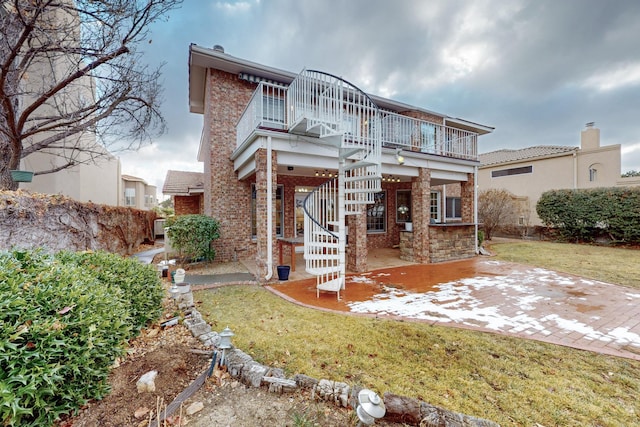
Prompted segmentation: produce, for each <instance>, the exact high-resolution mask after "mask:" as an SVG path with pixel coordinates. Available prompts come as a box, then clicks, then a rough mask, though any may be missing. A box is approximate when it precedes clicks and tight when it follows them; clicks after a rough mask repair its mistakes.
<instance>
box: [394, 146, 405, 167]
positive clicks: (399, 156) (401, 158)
mask: <svg viewBox="0 0 640 427" xmlns="http://www.w3.org/2000/svg"><path fill="white" fill-rule="evenodd" d="M396 161H397V162H398V164H399V165H404V156H403V155H402V154H401V152H400V149H399V148H396Z"/></svg>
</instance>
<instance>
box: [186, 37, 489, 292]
mask: <svg viewBox="0 0 640 427" xmlns="http://www.w3.org/2000/svg"><path fill="white" fill-rule="evenodd" d="M189 108H190V111H191V112H193V113H196V114H202V115H203V123H204V125H203V133H202V138H201V145H200V149H199V153H198V160H199V161H201V162H203V163H204V178H205V179H204V198H203V206H204V213H205V214H206V215H210V216H212V217H214V218H216V219H217V220H219V221H220V224H221V238H220V239H219V240H216V241H215V243H214V244H215V247H216V248H215V249H216V258H217V259H220V260H222V261H229V260H233V259H236V258H238V257H239V258H244V257H251V258H253V259H255V261H256V265H257V269H258V275H259V278H260V279H261V280H269V279H270V278H271V277H273V272H274V271H275V267H276V264H277V263H278V255H279V246H280V245H279V244H280V243H282V244H283V246H282V250H283V251H285V252H286V253H285V259H288V258H286V256H287V254H288V253H289V252H288V251H290V250H295V247H296V246H302V247H304V258H305V260H306V271H307V272H309V273H311V274H314V275H316V276H317V277H318V289H321V290H335V289H336V288H335V287H336V286H337V289H340V287H341V286H342V287H343V286H344V272H345V270H346V269H348V270H350V271H354V272H361V271H366V270H367V256H368V251H369V249H372V248H392V247H394V246H396V247H397V246H398V245H399V246H400V250H399V251H398V256H399V257H403V258H405V259H409V260H412V261H415V262H418V263H432V262H440V261H447V260H452V259H461V258H467V257H472V256H474V255H475V253H476V249H477V248H476V238H475V235H476V234H475V233H476V208H475V204H474V197H475V195H476V194H475V188H476V185H475V182H476V179H475V174H476V168H477V166H479V162H478V157H477V144H478V136H479V135H483V134H486V133H489V132H491V131H492V130H493V128H491V127H489V126H484V125H481V124H477V123H473V122H470V121H468V120H464V119H459V118H455V117H450V116H447V115H444V114H440V113H437V112H434V111H430V110H426V109H424V108H421V107H417V106H412V105H408V104H405V103H402V102H399V101H395V100H391V99H385V98H382V97H379V96H376V95H372V94H365V93H364V92H362V91H361V90H359V89H358V88H357V87H356V86H354V85H353V84H351V83H349V82H348V81H346V80H343V79H341V78H339V77H336V76H333V75H331V74H329V73H325V72H321V71H312V70H303V71H301V72H291V71H285V70H280V69H276V68H273V67H269V66H267V65H262V64H258V63H255V62H251V61H248V60H245V59H241V58H237V57H234V56H231V55H229V54H227V53H225V52H224V49H223V48H222V47H220V46H215V47H214V48H213V49H210V48H204V47H200V46H197V45H191V46H190V48H189ZM444 185H447V186H451V187H452V188H457V189H458V190H457V191H458V192H457V193H456V197H449V198H447V197H446V194H445V191H443V189H444V188H445V187H443V186H444ZM307 196H309V197H308V198H307ZM447 210H448V211H449V213H450V214H451V215H449V216H451V218H450V220H449V221H445V219H446V217H447ZM409 230H410V231H409ZM347 238H348V244H347ZM332 287H333V289H330V288H332Z"/></svg>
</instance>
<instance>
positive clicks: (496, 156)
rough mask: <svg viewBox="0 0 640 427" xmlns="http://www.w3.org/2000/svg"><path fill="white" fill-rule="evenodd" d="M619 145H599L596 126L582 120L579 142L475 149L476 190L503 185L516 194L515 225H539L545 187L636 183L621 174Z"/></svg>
mask: <svg viewBox="0 0 640 427" xmlns="http://www.w3.org/2000/svg"><path fill="white" fill-rule="evenodd" d="M620 156H621V153H620V145H619V144H615V145H604V146H601V145H600V129H598V128H597V127H595V126H594V123H587V125H586V127H585V129H583V130H582V131H581V134H580V146H579V147H571V146H550V145H539V146H533V147H527V148H522V149H515V150H511V149H504V150H497V151H492V152H489V153H483V154H480V163H481V166H480V168H479V171H478V186H479V189H480V191H483V190H489V189H505V190H508V191H509V192H511V193H512V194H514V195H515V196H516V200H517V201H518V203H519V207H520V213H519V218H518V225H521V226H539V225H542V222H541V221H540V218H539V217H538V214H537V213H536V204H537V202H538V200H539V199H540V196H541V195H542V193H544V192H545V191H548V190H559V189H584V188H597V187H616V186H632V185H639V184H640V179H638V178H621V177H620V176H621V173H620V163H621V160H620V159H621V157H620Z"/></svg>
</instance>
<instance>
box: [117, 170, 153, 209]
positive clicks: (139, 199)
mask: <svg viewBox="0 0 640 427" xmlns="http://www.w3.org/2000/svg"><path fill="white" fill-rule="evenodd" d="M156 192H157V188H156V186H155V185H149V184H147V182H146V181H145V180H144V179H142V178H138V177H136V176H131V175H122V192H121V193H120V194H121V196H120V197H121V198H122V199H121V201H120V206H125V207H128V208H134V209H141V210H144V211H148V210H151V209H153V208H154V207H156V206H157V205H158V196H157V195H156Z"/></svg>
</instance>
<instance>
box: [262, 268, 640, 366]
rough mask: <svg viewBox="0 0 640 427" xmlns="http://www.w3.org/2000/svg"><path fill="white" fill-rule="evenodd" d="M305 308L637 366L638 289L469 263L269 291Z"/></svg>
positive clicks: (639, 332)
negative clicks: (335, 289)
mask: <svg viewBox="0 0 640 427" xmlns="http://www.w3.org/2000/svg"><path fill="white" fill-rule="evenodd" d="M268 288H269V289H270V290H272V291H273V292H275V293H277V294H279V295H281V296H282V297H284V298H286V299H288V300H290V301H294V302H296V303H298V304H302V305H305V306H309V307H314V308H318V309H323V310H331V311H340V312H349V313H353V314H354V315H368V316H386V317H390V318H398V319H404V320H411V321H416V322H427V323H430V324H441V325H448V326H454V327H461V328H467V329H473V330H479V331H487V332H493V333H500V334H504V335H510V336H516V337H520V338H526V339H532V340H538V341H544V342H548V343H553V344H559V345H564V346H568V347H573V348H578V349H583V350H588V351H594V352H598V353H603V354H608V355H614V356H619V357H625V358H629V359H634V360H640V290H636V289H633V288H627V287H622V286H617V285H612V284H608V283H603V282H598V281H595V280H589V279H585V278H582V277H578V276H573V275H569V274H564V273H558V272H555V271H550V270H545V269H541V268H535V267H530V266H524V265H520V264H514V263H508V262H502V261H495V260H491V259H490V258H481V257H478V258H474V259H471V260H465V261H456V262H450V263H443V264H431V265H416V264H413V265H404V266H398V267H393V268H388V269H378V270H374V271H371V272H368V273H363V274H351V275H348V277H347V284H346V289H345V290H344V292H342V293H341V297H342V299H341V301H338V300H337V298H336V294H335V293H321V294H320V298H316V290H315V279H305V280H297V281H288V282H281V283H279V284H276V285H273V286H269V287H268Z"/></svg>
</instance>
